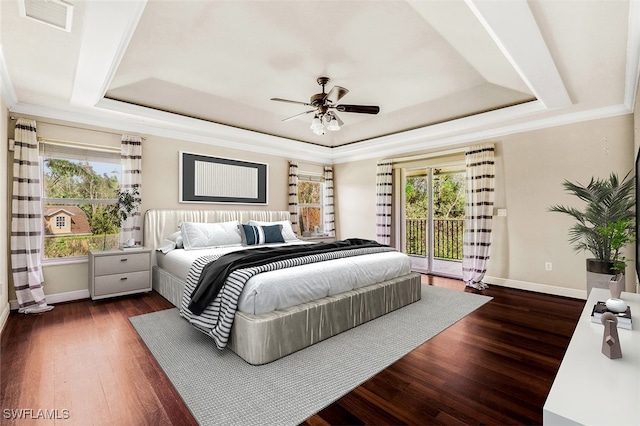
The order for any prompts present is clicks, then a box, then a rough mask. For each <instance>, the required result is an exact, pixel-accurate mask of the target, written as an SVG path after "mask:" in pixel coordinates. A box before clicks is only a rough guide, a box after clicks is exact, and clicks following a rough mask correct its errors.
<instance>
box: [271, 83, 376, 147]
mask: <svg viewBox="0 0 640 426" xmlns="http://www.w3.org/2000/svg"><path fill="white" fill-rule="evenodd" d="M317 81H318V84H319V85H320V86H322V93H316V94H315V95H313V96H311V99H310V100H309V102H308V103H307V102H300V101H292V100H289V99H282V98H271V100H272V101H277V102H287V103H291V104H299V105H305V106H310V107H313V108H315V109H311V110H309V111H305V112H301V113H300V114H296V115H294V116H292V117H289V118H285V119H284V120H282V121H289V120H291V119H293V118H295V117H298V116H301V115H306V114H311V113H314V116H313V120H311V126H310V128H311V130H312V131H313V133H315V134H316V135H324V131H325V129H327V130H330V131H334V132H335V131H337V130H340V127H342V126H343V125H344V122H343V121H342V120H341V119H340V117H338V115H337V114H336V113H335V112H334V111H332V110H336V111H340V112H355V113H360V114H377V113H378V112H380V107H378V106H375V105H346V104H342V105H336V104H335V103H336V102H338V101H339V100H340V99H342V97H343V96H344V95H346V94H347V93H349V91H348V90H347V89H345V88H344V87H340V86H334V87H333V88H332V89H331V90H330V91H329V93H325V90H324V89H325V86H326V85H327V83H329V77H318V80H317Z"/></svg>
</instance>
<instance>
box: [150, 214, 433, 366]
mask: <svg viewBox="0 0 640 426" xmlns="http://www.w3.org/2000/svg"><path fill="white" fill-rule="evenodd" d="M289 218H290V217H289V212H287V211H267V210H255V211H243V210H148V211H147V212H146V213H145V220H144V244H145V246H146V247H149V248H152V249H154V251H153V254H152V265H153V266H152V282H153V288H154V290H156V291H157V292H158V293H160V294H161V295H162V296H163V297H165V298H166V299H167V300H169V301H170V302H171V303H172V304H173V305H175V306H176V307H179V308H181V310H182V311H184V308H185V304H187V305H188V303H189V301H190V300H189V296H188V295H190V294H191V293H192V290H193V288H192V287H190V286H193V284H194V283H193V281H194V277H195V275H197V274H199V273H200V270H201V269H202V268H203V267H205V268H206V266H204V265H205V264H207V262H208V256H213V258H215V257H217V256H220V255H221V254H224V253H225V252H233V251H236V250H245V249H246V248H247V246H246V241H245V244H244V245H243V244H240V245H228V246H224V245H223V247H216V248H213V249H209V248H207V249H202V250H200V249H198V250H180V249H174V250H168V251H167V250H164V248H165V245H166V244H167V236H169V235H171V234H174V235H175V234H176V232H177V231H178V229H179V228H178V227H179V225H181V224H182V223H188V224H189V225H190V226H199V225H198V224H225V223H232V222H234V221H237V223H239V224H249V223H251V224H261V225H265V226H264V229H265V230H266V229H267V228H269V226H266V225H271V224H274V223H288V221H289ZM280 226H281V225H280ZM281 229H282V226H281ZM289 232H290V231H289ZM282 235H284V236H286V237H288V238H286V239H285V241H284V244H280V243H275V244H266V245H273V246H275V247H280V246H287V247H289V246H297V247H298V248H300V247H302V246H305V247H307V248H309V247H310V243H309V242H305V241H300V240H297V239H295V236H292V237H291V236H289V235H287V231H286V230H283V232H282ZM247 238H249V237H248V236H247ZM163 244H165V245H163ZM159 249H161V250H162V251H167V252H166V253H163V252H162V251H160V250H159ZM369 249H371V250H373V251H372V252H371V253H369V252H367V253H366V254H365V253H364V252H362V253H361V252H358V253H356V254H360V255H357V256H352V255H349V256H347V257H342V256H343V255H339V256H334V255H333V254H332V255H331V256H334V257H331V260H326V261H323V262H318V263H305V262H307V261H306V260H305V259H308V258H309V256H306V257H301V258H300V259H301V260H300V261H296V262H297V263H296V264H295V266H293V267H290V268H286V269H277V270H270V269H269V268H268V267H265V268H266V269H265V271H266V272H263V273H260V274H256V275H252V276H251V277H250V278H248V281H246V284H244V289H243V290H242V294H241V295H240V296H239V301H238V303H237V308H236V310H234V311H233V312H232V318H231V320H232V321H233V325H232V326H230V330H229V332H228V341H225V342H224V343H225V345H226V347H227V348H229V349H231V350H232V351H233V352H235V353H236V354H238V355H239V356H240V357H241V358H243V359H244V360H245V361H247V362H248V363H250V364H254V365H260V364H265V363H268V362H271V361H274V360H276V359H278V358H281V357H283V356H285V355H288V354H290V353H293V352H295V351H298V350H300V349H303V348H305V347H308V346H310V345H312V344H314V343H317V342H319V341H322V340H324V339H327V338H329V337H331V336H334V335H336V334H338V333H341V332H343V331H346V330H348V329H350V328H353V327H356V326H358V325H360V324H362V323H364V322H367V321H369V320H372V319H374V318H377V317H379V316H382V315H384V314H386V313H388V312H391V311H393V310H396V309H399V308H401V307H403V306H406V305H408V304H410V303H413V302H415V301H417V300H419V299H420V297H421V292H420V289H421V285H420V276H419V274H416V273H412V272H411V271H410V261H409V259H408V257H406V256H405V255H404V254H401V253H399V252H397V251H388V250H384V251H377V250H374V248H367V249H366V250H369ZM210 250H213V251H210ZM285 250H286V249H285ZM296 250H297V248H296ZM358 250H365V249H361V248H359V247H355V248H354V249H353V250H351V249H349V250H348V251H349V252H350V253H351V252H352V251H358ZM374 251H375V252H374ZM221 252H222V253H221ZM289 266H290V265H289ZM336 271H337V272H336ZM190 273H191V274H192V276H191V277H190V276H189V274H190ZM336 274H337V275H336ZM195 279H196V280H197V277H196V278H195ZM292 284H295V285H293V286H292ZM317 285H322V286H323V289H322V290H316V289H315V287H314V286H317ZM291 287H293V288H294V289H295V291H292V290H291ZM256 288H257V289H258V291H256V290H255V289H256ZM185 289H186V291H185ZM252 289H253V290H252ZM267 289H268V290H267ZM257 295H259V297H258V296H257ZM207 309H209V308H207ZM186 311H187V312H186V313H187V317H186V318H187V320H189V321H190V322H192V324H194V326H196V328H199V326H198V321H199V318H200V317H197V318H196V319H195V320H193V318H190V317H189V315H188V314H189V310H188V309H187V310H186ZM202 315H203V316H204V317H206V312H205V313H204V314H202ZM183 316H185V315H184V312H183ZM201 331H203V332H205V333H207V334H209V332H208V331H207V330H202V329H201ZM212 337H215V336H212ZM218 342H219V340H217V339H216V344H217V345H218V347H220V345H219V344H218ZM223 346H224V345H223Z"/></svg>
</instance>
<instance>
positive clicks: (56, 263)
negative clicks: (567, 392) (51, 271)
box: [42, 255, 89, 268]
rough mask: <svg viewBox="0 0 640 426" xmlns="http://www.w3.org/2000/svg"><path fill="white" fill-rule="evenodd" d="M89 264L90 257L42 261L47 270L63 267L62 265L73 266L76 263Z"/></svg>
mask: <svg viewBox="0 0 640 426" xmlns="http://www.w3.org/2000/svg"><path fill="white" fill-rule="evenodd" d="M87 262H89V256H88V255H87V256H79V257H66V258H57V259H46V260H43V261H42V267H43V268H46V267H48V266H61V265H73V264H76V263H87Z"/></svg>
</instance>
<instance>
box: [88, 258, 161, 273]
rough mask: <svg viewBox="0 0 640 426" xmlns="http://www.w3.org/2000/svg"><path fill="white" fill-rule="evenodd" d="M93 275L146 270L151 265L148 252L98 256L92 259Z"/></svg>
mask: <svg viewBox="0 0 640 426" xmlns="http://www.w3.org/2000/svg"><path fill="white" fill-rule="evenodd" d="M94 262H95V263H94V275H95V276H96V277H97V276H99V275H109V274H113V273H117V274H120V273H125V272H135V271H148V270H149V269H150V267H151V265H150V263H151V256H150V254H149V253H126V254H121V255H116V256H100V257H96V258H95V260H94Z"/></svg>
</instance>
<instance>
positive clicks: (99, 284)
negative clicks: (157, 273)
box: [93, 270, 150, 297]
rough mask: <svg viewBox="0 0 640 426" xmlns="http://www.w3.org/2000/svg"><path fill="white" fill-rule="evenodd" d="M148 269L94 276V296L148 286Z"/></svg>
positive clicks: (141, 288)
mask: <svg viewBox="0 0 640 426" xmlns="http://www.w3.org/2000/svg"><path fill="white" fill-rule="evenodd" d="M149 283H150V281H149V271H148V270H146V271H139V272H129V273H126V274H113V275H103V276H100V277H96V278H95V289H94V294H93V296H94V297H98V296H104V295H106V294H109V295H111V294H115V293H123V292H127V291H135V290H143V289H146V288H149V290H150V284H149Z"/></svg>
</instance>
